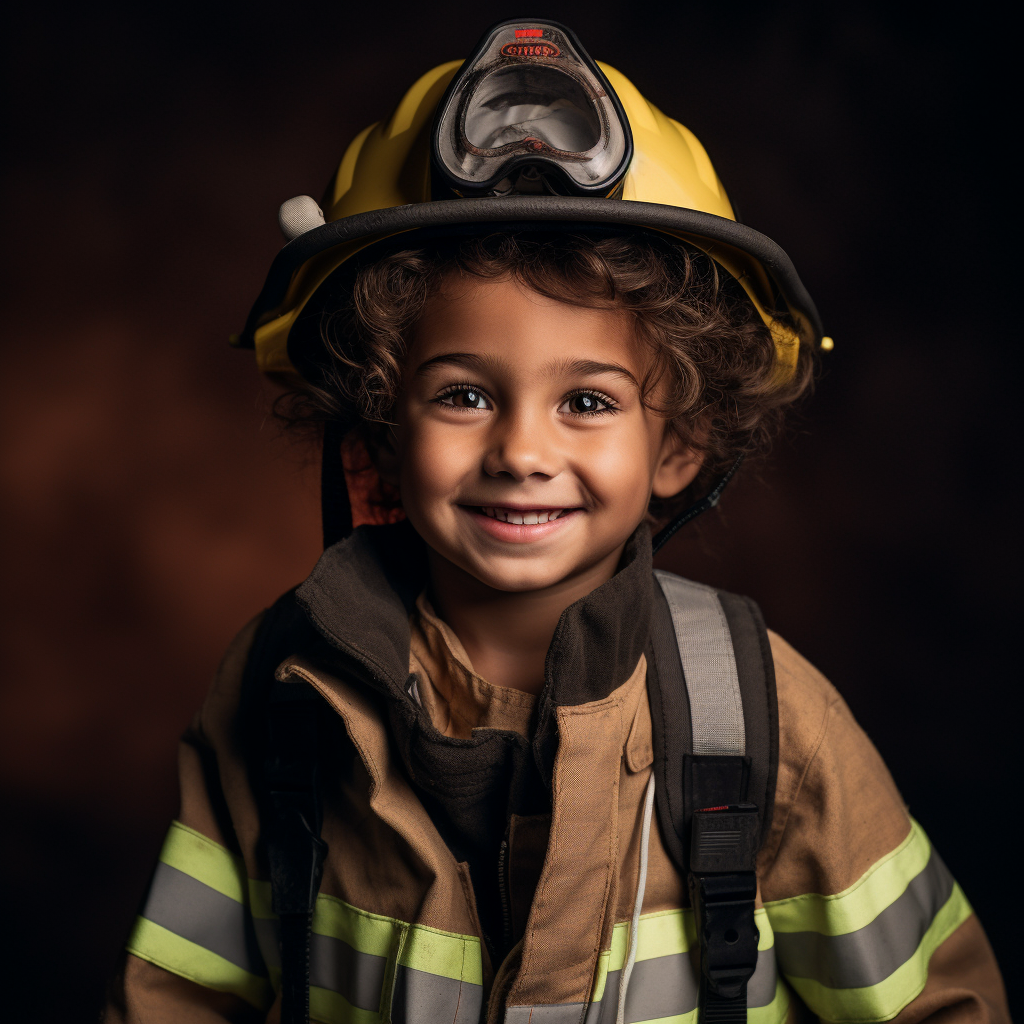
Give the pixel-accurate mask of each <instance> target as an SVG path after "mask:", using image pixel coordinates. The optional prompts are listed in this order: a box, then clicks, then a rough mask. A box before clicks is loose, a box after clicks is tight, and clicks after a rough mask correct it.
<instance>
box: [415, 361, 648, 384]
mask: <svg viewBox="0 0 1024 1024" xmlns="http://www.w3.org/2000/svg"><path fill="white" fill-rule="evenodd" d="M445 363H450V364H454V365H456V366H464V367H466V368H467V369H472V370H477V369H482V368H483V367H485V366H489V367H491V368H493V367H495V366H498V367H500V368H505V367H507V366H509V365H511V364H510V363H508V362H507V361H506V360H504V359H501V360H495V359H493V358H486V357H484V356H480V355H477V354H476V353H475V352H445V353H443V354H441V355H439V356H434V357H433V359H428V360H427V361H426V362H424V363H422V364H421V365H420V366H419V367H418V368H417V370H416V376H419V375H420V374H423V373H426V372H427V371H428V370H430V369H432V368H433V367H435V366H440V365H443V364H445ZM543 372H544V374H545V376H553V375H559V376H563V375H564V376H571V377H575V376H580V377H585V376H591V375H594V374H601V373H610V374H614V375H615V376H616V377H624V378H625V379H626V381H627V382H628V383H630V384H632V385H633V387H635V388H636V389H637V390H638V391H639V390H640V382H639V381H638V380H637V379H636V377H635V375H634V374H633V373H632V372H630V370H628V369H627V368H626V367H625V366H622V365H621V364H620V363H601V362H597V361H596V360H594V359H571V360H566V359H560V360H556V361H555V362H553V363H549V364H548V365H547V366H545V367H544V370H543Z"/></svg>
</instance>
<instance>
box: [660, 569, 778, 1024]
mask: <svg viewBox="0 0 1024 1024" xmlns="http://www.w3.org/2000/svg"><path fill="white" fill-rule="evenodd" d="M655 591H656V600H655V611H654V621H653V623H652V640H651V645H650V647H649V650H648V661H649V664H652V667H653V673H652V675H651V676H649V693H650V698H651V719H652V725H653V730H654V737H653V738H654V755H655V764H654V770H655V772H656V777H657V780H658V784H659V786H658V788H657V789H656V797H657V799H658V814H659V822H660V824H661V831H662V835H663V837H664V840H665V847H666V851H667V852H668V853H669V854H670V856H671V857H672V859H673V861H674V862H675V864H676V866H677V868H678V869H679V870H680V872H682V873H685V874H686V875H687V876H688V878H689V883H690V895H691V904H692V906H693V909H694V913H695V916H696V921H697V935H698V941H699V944H700V967H701V977H700V992H699V997H698V999H699V1002H698V1011H699V1013H698V1020H699V1021H700V1024H732V1022H735V1024H740V1022H744V1021H745V1020H746V1016H747V985H748V982H749V981H750V979H751V978H752V977H753V975H754V972H755V971H756V969H757V943H758V938H759V935H758V930H757V926H756V923H755V918H754V909H755V897H756V894H757V876H756V874H755V859H756V856H757V852H758V849H759V848H760V845H761V843H762V842H763V840H764V837H765V835H766V832H767V828H768V823H769V821H770V816H771V807H772V803H773V800H774V789H775V774H776V767H777V750H778V722H777V710H776V697H775V685H774V683H775V678H774V666H773V665H772V662H771V651H770V648H769V647H768V644H767V634H766V631H765V629H764V623H763V622H762V620H761V617H760V613H759V612H758V610H757V608H756V606H755V605H754V604H753V603H752V602H750V601H747V600H746V599H743V598H737V597H734V596H733V595H729V594H723V593H717V594H716V592H713V591H711V590H710V588H706V587H701V586H699V585H695V584H690V583H688V582H687V581H683V580H679V579H678V577H671V576H670V575H669V574H661V573H659V574H658V583H657V584H656V586H655ZM716 608H718V609H719V612H718V613H716V614H715V615H712V616H710V617H709V616H708V615H707V614H704V615H702V614H701V610H702V609H703V611H704V612H705V613H706V612H708V611H709V610H710V611H714V610H715V609H716ZM695 629H696V630H698V631H699V632H697V633H694V632H693V630H695ZM716 630H717V634H718V635H717V637H716V636H715V635H714V634H715V632H716ZM723 630H724V631H725V632H724V633H723ZM709 631H710V632H709ZM697 636H699V637H700V638H701V640H702V642H701V643H700V644H695V643H693V639H694V637H697ZM716 639H717V647H716V645H715V643H714V642H712V641H715V640H716ZM762 639H763V641H764V642H763V643H762V642H761V641H762ZM673 641H674V642H673ZM709 649H710V650H717V651H718V652H719V654H720V655H726V654H727V653H728V652H729V651H730V649H731V655H732V660H733V661H734V663H735V668H736V677H735V679H734V681H733V682H732V683H731V684H730V683H729V679H728V678H727V677H728V672H726V673H725V677H723V678H722V679H721V680H720V683H721V685H719V682H718V681H717V675H716V673H720V672H721V664H722V662H721V660H720V659H719V658H714V659H712V660H711V661H710V662H709V661H708V656H707V654H706V653H705V652H706V651H707V650H709ZM684 662H685V664H684ZM685 665H689V666H690V672H691V676H690V678H688V677H687V669H686V667H685ZM713 681H714V685H712V682H713ZM737 682H738V686H737V685H736V684H737ZM709 701H710V702H711V703H710V704H709V703H707V702H709ZM739 704H741V705H742V707H741V708H740V707H739V706H738V705H739ZM728 707H731V708H733V709H734V710H735V713H736V714H741V716H742V732H743V735H742V737H737V736H736V733H735V728H734V727H729V723H730V722H734V721H735V717H730V715H728V714H723V713H722V709H723V708H728ZM719 725H722V727H723V728H724V731H722V732H719ZM698 735H699V736H700V743H701V746H702V748H703V749H704V750H707V749H708V747H710V748H711V749H715V748H716V747H717V748H718V749H719V750H722V752H721V753H701V754H694V753H693V750H694V746H695V745H696V737H697V736H698ZM730 749H731V750H735V751H736V752H735V753H731V752H728V751H730ZM680 762H682V771H680Z"/></svg>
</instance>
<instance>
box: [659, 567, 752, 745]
mask: <svg viewBox="0 0 1024 1024" xmlns="http://www.w3.org/2000/svg"><path fill="white" fill-rule="evenodd" d="M654 575H655V577H656V578H657V580H658V583H659V585H660V586H661V589H662V592H663V593H664V595H665V600H666V601H667V602H668V608H669V612H670V613H671V615H672V625H673V627H674V628H675V634H676V644H677V645H678V647H679V658H680V661H681V662H682V665H683V676H684V678H685V680H686V692H687V694H688V695H689V698H690V720H691V722H692V725H693V752H694V753H695V754H738V755H740V756H742V755H743V754H745V753H746V748H747V737H746V730H745V729H744V726H743V698H742V697H741V696H740V681H739V676H738V674H737V672H736V656H735V654H734V653H733V647H732V634H731V633H730V632H729V625H728V623H727V622H726V619H725V612H724V611H722V603H721V602H720V601H719V600H718V594H716V593H715V591H714V589H713V588H711V587H706V586H704V585H703V584H701V583H693V582H691V581H690V580H684V579H682V578H681V577H679V576H676V575H674V574H673V573H670V572H662V571H661V570H660V569H657V570H655V573H654Z"/></svg>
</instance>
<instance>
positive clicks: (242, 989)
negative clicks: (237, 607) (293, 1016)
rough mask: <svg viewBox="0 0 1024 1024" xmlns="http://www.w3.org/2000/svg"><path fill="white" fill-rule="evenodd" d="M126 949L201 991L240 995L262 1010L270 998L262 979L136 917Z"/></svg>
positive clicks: (271, 995)
mask: <svg viewBox="0 0 1024 1024" xmlns="http://www.w3.org/2000/svg"><path fill="white" fill-rule="evenodd" d="M126 948H127V949H128V952H129V953H132V954H134V955H135V956H137V957H139V958H140V959H142V960H148V961H149V962H150V963H152V964H156V966H157V967H162V968H164V970H167V971H171V973H173V974H178V975H180V976H181V977H183V978H188V979H189V980H191V981H194V982H196V983H197V984H199V985H203V986H204V987H205V988H212V989H216V990H217V991H218V992H232V993H234V994H235V995H237V996H241V998H242V999H244V1000H245V1001H246V1002H247V1003H251V1004H252V1005H253V1006H255V1007H256V1008H257V1009H258V1010H265V1009H266V1008H267V1006H268V1005H269V1003H270V1002H271V1000H272V999H273V992H272V991H271V988H270V983H269V982H268V981H267V979H266V978H260V977H257V976H256V975H255V974H250V973H249V972H248V971H244V970H242V968H241V967H237V966H236V965H235V964H233V963H231V962H230V961H229V960H225V959H224V958H223V957H221V956H218V955H217V954H216V953H212V952H210V950H208V949H206V948H204V947H203V946H197V945H196V944H195V943H194V942H189V940H188V939H184V938H182V937H181V936H180V935H175V934H174V932H170V931H168V930H167V929H166V928H162V927H161V926H160V925H158V924H155V923H154V922H152V921H148V920H146V918H144V917H139V918H136V921H135V926H134V928H132V932H131V935H130V936H129V938H128V944H127V947H126Z"/></svg>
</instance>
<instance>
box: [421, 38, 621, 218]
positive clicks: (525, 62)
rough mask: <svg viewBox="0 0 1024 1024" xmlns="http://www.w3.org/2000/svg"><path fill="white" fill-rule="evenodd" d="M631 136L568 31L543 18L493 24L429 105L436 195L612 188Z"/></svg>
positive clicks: (611, 192) (611, 94)
mask: <svg viewBox="0 0 1024 1024" xmlns="http://www.w3.org/2000/svg"><path fill="white" fill-rule="evenodd" d="M632 156H633V137H632V134H631V132H630V130H629V122H628V121H627V119H626V116H625V114H624V113H623V110H622V106H621V104H620V103H619V98H618V97H617V96H616V95H615V91H614V90H613V89H612V87H611V85H610V84H609V83H608V79H607V78H605V76H604V74H603V72H602V71H601V69H600V68H599V67H598V66H597V64H595V63H594V61H593V60H591V58H590V56H589V55H588V54H587V52H586V50H584V49H583V47H582V46H581V45H580V42H579V40H578V39H577V38H576V36H575V35H574V34H573V33H572V32H570V31H569V30H568V29H567V28H563V27H562V26H561V25H558V24H555V23H554V22H550V21H506V22H502V23H501V24H500V25H497V26H495V27H494V28H493V29H491V31H490V32H489V33H487V35H485V36H484V38H483V40H482V42H481V43H480V45H479V46H478V47H477V49H476V51H475V52H474V53H473V54H472V56H471V57H470V58H469V59H468V60H467V61H466V62H465V64H463V65H462V67H461V69H460V70H459V73H458V74H457V75H456V76H455V78H454V80H453V81H452V83H451V85H450V86H449V87H448V91H447V92H446V93H445V96H444V98H443V99H442V100H441V103H440V105H439V107H438V113H437V118H436V120H435V122H434V131H433V142H432V147H431V190H432V193H433V197H434V198H435V199H446V198H447V199H450V198H452V197H453V195H454V196H459V197H466V198H469V197H478V196H507V195H522V194H531V193H534V194H538V193H539V194H545V193H548V194H552V195H568V196H598V197H602V198H613V197H615V196H617V195H619V194H620V193H621V189H622V182H623V178H624V177H625V174H626V169H627V168H628V167H629V162H630V160H631V159H632Z"/></svg>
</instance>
